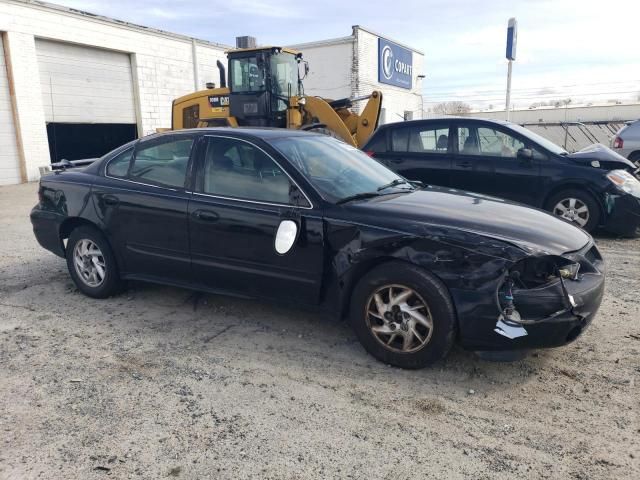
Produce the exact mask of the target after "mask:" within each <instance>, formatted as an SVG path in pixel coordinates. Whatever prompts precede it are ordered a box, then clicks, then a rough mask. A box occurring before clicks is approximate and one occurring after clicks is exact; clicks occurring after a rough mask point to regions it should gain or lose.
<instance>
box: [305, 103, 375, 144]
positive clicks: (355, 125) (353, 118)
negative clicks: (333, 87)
mask: <svg viewBox="0 0 640 480" xmlns="http://www.w3.org/2000/svg"><path fill="white" fill-rule="evenodd" d="M366 99H368V102H367V104H366V106H365V107H364V109H363V110H362V113H361V114H357V113H354V112H352V111H351V110H350V109H349V108H350V107H351V106H352V105H353V102H357V101H361V100H366ZM299 103H300V105H301V107H302V113H303V115H302V116H303V125H302V128H305V125H309V124H312V123H316V124H322V125H324V127H325V128H326V129H328V130H330V131H331V132H333V133H334V134H335V135H336V136H337V137H338V138H340V139H342V140H343V141H345V142H346V143H348V144H349V145H352V146H354V147H361V146H363V145H364V144H365V142H366V141H367V140H368V139H369V137H370V136H371V134H372V133H373V131H374V130H375V129H376V128H377V127H378V120H379V118H380V110H381V108H382V92H380V91H378V90H376V91H374V92H372V93H371V95H367V96H364V97H358V98H353V99H348V98H346V99H342V100H335V101H333V100H328V99H324V98H320V97H305V98H304V103H303V102H299Z"/></svg>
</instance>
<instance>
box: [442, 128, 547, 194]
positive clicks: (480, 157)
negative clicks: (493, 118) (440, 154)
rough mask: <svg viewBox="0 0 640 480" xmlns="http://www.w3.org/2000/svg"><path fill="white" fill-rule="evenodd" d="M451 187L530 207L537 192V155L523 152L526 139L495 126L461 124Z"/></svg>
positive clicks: (538, 177)
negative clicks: (524, 155) (529, 155)
mask: <svg viewBox="0 0 640 480" xmlns="http://www.w3.org/2000/svg"><path fill="white" fill-rule="evenodd" d="M455 133H456V136H455V138H456V140H455V145H454V151H455V154H454V157H453V165H452V168H451V186H453V187H455V188H459V189H463V190H467V191H471V192H477V193H483V194H486V195H492V196H495V197H499V198H505V199H508V200H514V201H517V202H522V203H528V204H532V203H535V200H536V197H537V195H538V194H539V190H540V176H539V173H540V160H541V158H540V156H539V155H538V154H537V152H535V151H534V152H533V155H532V156H531V157H530V158H525V157H523V156H522V151H523V150H524V149H525V148H529V147H530V146H529V145H527V144H526V143H525V139H523V138H520V137H519V136H517V135H515V134H512V133H510V132H508V131H506V130H503V129H501V128H498V127H496V126H495V125H489V124H487V125H485V124H482V123H474V122H460V123H458V125H457V127H456V129H455Z"/></svg>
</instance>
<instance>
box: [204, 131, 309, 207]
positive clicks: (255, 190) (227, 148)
mask: <svg viewBox="0 0 640 480" xmlns="http://www.w3.org/2000/svg"><path fill="white" fill-rule="evenodd" d="M203 174H204V175H203V176H204V178H203V182H202V191H203V193H206V194H209V195H217V196H221V197H228V198H237V199H240V200H250V201H257V202H265V203H275V204H282V205H298V206H305V207H306V206H309V204H308V202H307V201H306V199H305V198H304V195H302V194H301V192H300V191H299V190H298V188H297V187H296V185H295V184H294V183H293V182H292V181H291V180H290V179H289V177H288V176H287V174H286V173H285V172H284V171H283V170H282V169H281V168H280V167H279V166H278V164H277V163H275V162H274V161H273V159H272V158H271V157H270V156H268V155H267V154H266V153H264V152H263V151H262V150H260V149H259V148H258V147H256V146H254V145H252V144H251V143H248V142H244V141H242V140H237V139H233V138H221V137H209V138H208V140H207V149H206V152H205V158H204V170H203Z"/></svg>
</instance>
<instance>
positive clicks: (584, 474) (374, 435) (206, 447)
mask: <svg viewBox="0 0 640 480" xmlns="http://www.w3.org/2000/svg"><path fill="white" fill-rule="evenodd" d="M36 189H37V186H36V185H35V184H28V185H20V186H11V187H1V188H0V230H1V234H0V391H1V394H0V432H1V435H0V438H1V442H2V443H1V444H0V478H3V479H23V478H46V479H94V478H107V477H108V478H149V479H156V478H167V477H168V478H185V479H191V478H194V479H195V478H197V479H200V478H212V479H218V478H220V479H237V478H277V479H280V478H296V479H297V478H388V479H404V478H437V479H442V478H474V479H481V478H491V479H494V478H497V479H501V478H504V479H507V478H508V479H512V478H536V479H537V478H575V479H599V478H601V479H610V478H629V479H632V478H640V422H639V412H640V388H639V387H640V381H639V377H640V321H639V319H640V296H639V295H640V294H639V293H638V292H640V277H639V274H640V241H639V240H618V239H613V238H606V237H600V238H598V240H597V242H598V245H599V247H600V248H601V250H602V252H603V254H604V256H605V258H606V260H607V263H608V268H609V278H608V285H607V293H606V297H605V301H604V303H603V306H602V308H601V310H600V313H599V316H598V317H597V318H596V320H595V322H594V324H593V325H592V326H591V328H590V329H589V330H587V332H586V333H585V334H584V335H583V336H582V337H581V338H580V339H579V340H578V341H577V342H575V343H573V344H572V345H570V346H568V347H565V348H561V349H555V350H546V351H538V352H532V354H531V355H530V356H529V357H528V358H526V359H525V360H522V361H517V362H514V363H506V364H505V363H490V362H486V361H482V360H479V359H478V358H477V357H476V356H475V355H474V354H472V353H470V352H465V351H462V350H460V349H455V350H454V351H453V352H452V353H451V354H450V355H449V357H448V358H447V359H446V361H444V362H441V363H439V364H438V365H436V366H435V367H433V368H430V369H425V370H421V371H403V370H399V369H396V368H390V367H388V366H386V365H384V364H381V363H378V362H377V361H376V360H374V359H373V358H372V357H370V356H368V355H367V354H366V353H365V351H364V350H363V348H362V347H361V346H360V345H359V343H358V342H357V341H356V339H355V336H354V335H353V333H352V332H351V331H350V329H349V328H348V326H347V325H345V324H343V323H341V322H338V321H335V320H332V319H331V318H327V317H326V316H324V315H322V314H319V313H315V312H308V311H304V310H300V309H294V308H289V307H284V306H274V305H270V304H267V303H263V302H256V301H249V300H239V299H234V298H226V297H219V296H214V295H198V294H194V293H193V292H190V291H186V290H180V289H176V288H167V287H159V286H155V285H147V284H137V283H136V284H131V285H130V287H129V290H128V291H127V292H125V293H124V294H121V295H119V296H117V297H115V298H111V299H108V300H101V301H100V300H92V299H90V298H87V297H85V296H83V295H82V294H80V293H79V292H78V291H76V289H75V288H74V286H73V285H72V283H71V280H70V278H69V276H68V274H67V271H66V265H65V263H64V261H63V260H62V259H60V258H57V257H55V256H54V255H53V254H50V253H48V252H46V251H45V250H43V249H42V248H40V247H39V246H38V245H37V243H36V241H35V239H34V237H33V234H32V232H31V224H30V222H29V219H28V213H29V210H30V208H31V207H32V206H33V205H34V204H35V202H36Z"/></svg>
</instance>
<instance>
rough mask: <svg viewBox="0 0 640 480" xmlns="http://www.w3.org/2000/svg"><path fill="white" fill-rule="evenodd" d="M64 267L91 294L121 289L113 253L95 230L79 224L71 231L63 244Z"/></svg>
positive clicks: (82, 289) (105, 293) (85, 291)
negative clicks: (65, 263)
mask: <svg viewBox="0 0 640 480" xmlns="http://www.w3.org/2000/svg"><path fill="white" fill-rule="evenodd" d="M66 257H67V268H68V269H69V274H70V275H71V278H72V279H73V282H74V283H75V284H76V286H77V287H78V289H79V290H80V291H81V292H82V293H84V294H85V295H88V296H89V297H93V298H107V297H109V296H111V295H114V294H115V293H117V292H118V291H119V290H120V287H121V281H120V277H119V275H118V267H117V265H116V260H115V256H114V254H113V251H112V250H111V247H110V245H109V242H107V239H106V238H104V235H102V234H101V233H100V232H99V231H98V230H96V229H95V228H91V227H79V228H76V229H75V230H73V232H71V235H70V236H69V240H68V241H67V248H66Z"/></svg>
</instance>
